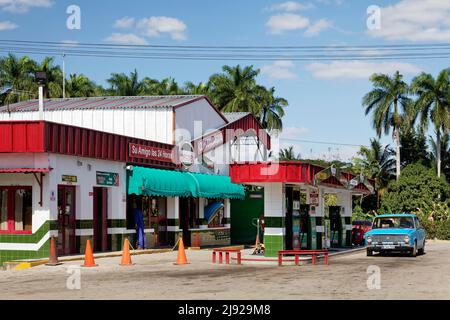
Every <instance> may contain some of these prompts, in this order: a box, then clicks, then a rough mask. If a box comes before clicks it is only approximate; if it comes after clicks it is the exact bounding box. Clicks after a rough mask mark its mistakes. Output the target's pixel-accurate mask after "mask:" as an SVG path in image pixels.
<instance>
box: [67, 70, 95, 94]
mask: <svg viewBox="0 0 450 320" xmlns="http://www.w3.org/2000/svg"><path fill="white" fill-rule="evenodd" d="M97 93H98V92H97V88H96V85H95V83H94V82H92V81H91V80H90V79H89V78H88V77H86V76H85V75H83V74H71V75H70V76H69V79H68V80H67V83H66V96H67V97H70V98H75V97H93V96H95V95H96V94H97Z"/></svg>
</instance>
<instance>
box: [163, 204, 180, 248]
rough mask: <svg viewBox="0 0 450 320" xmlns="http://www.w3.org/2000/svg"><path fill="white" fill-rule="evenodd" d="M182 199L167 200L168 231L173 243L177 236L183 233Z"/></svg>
mask: <svg viewBox="0 0 450 320" xmlns="http://www.w3.org/2000/svg"><path fill="white" fill-rule="evenodd" d="M179 201H180V198H179V197H168V198H167V231H168V233H169V239H170V241H171V242H175V241H176V239H177V237H176V236H177V235H178V234H180V232H182V230H181V229H180V203H179Z"/></svg>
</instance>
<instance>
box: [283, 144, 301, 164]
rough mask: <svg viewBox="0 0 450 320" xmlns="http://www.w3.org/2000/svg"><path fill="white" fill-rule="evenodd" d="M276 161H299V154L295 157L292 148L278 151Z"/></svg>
mask: <svg viewBox="0 0 450 320" xmlns="http://www.w3.org/2000/svg"><path fill="white" fill-rule="evenodd" d="M278 160H280V161H293V160H300V154H298V155H295V152H294V146H290V147H288V148H283V149H280V151H279V152H278Z"/></svg>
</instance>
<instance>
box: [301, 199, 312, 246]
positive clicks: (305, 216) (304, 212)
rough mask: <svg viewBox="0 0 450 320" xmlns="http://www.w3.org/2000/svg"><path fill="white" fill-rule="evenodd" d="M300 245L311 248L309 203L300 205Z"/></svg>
mask: <svg viewBox="0 0 450 320" xmlns="http://www.w3.org/2000/svg"><path fill="white" fill-rule="evenodd" d="M300 247H301V249H309V248H311V223H310V219H309V205H304V204H302V205H300Z"/></svg>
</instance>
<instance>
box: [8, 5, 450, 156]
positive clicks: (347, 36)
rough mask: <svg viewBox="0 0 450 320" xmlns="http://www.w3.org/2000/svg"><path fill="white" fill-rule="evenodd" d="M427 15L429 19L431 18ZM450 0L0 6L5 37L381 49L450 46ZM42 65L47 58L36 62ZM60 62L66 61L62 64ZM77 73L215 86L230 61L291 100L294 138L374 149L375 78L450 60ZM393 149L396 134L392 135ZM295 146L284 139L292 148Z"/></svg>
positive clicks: (88, 63)
mask: <svg viewBox="0 0 450 320" xmlns="http://www.w3.org/2000/svg"><path fill="white" fill-rule="evenodd" d="M72 4H76V5H78V6H79V7H80V8H81V29H80V30H69V29H67V28H66V19H67V17H68V14H67V13H66V8H67V7H68V6H69V5H72ZM372 4H375V5H378V6H379V7H380V8H381V9H382V11H381V13H382V15H381V18H382V20H381V21H382V28H381V29H380V30H379V31H378V32H377V33H376V32H370V31H368V29H367V25H366V20H367V14H366V10H367V7H368V6H369V5H372ZM424 12H426V14H423V13H424ZM449 21H450V1H448V0H420V1H419V0H391V1H381V0H371V1H365V0H306V1H283V0H281V1H273V0H272V1H268V0H246V1H242V0H240V1H237V0H227V1H218V0H217V1H210V0H165V1H155V0H152V1H143V0H141V1H139V0H128V1H82V0H71V1H59V0H58V1H55V0H34V1H30V0H0V39H14V40H40V41H58V42H59V41H74V42H81V43H87V42H91V43H130V44H143V43H146V44H168V45H174V44H180V45H255V46H258V45H272V46H276V45H280V46H287V45H295V46H301V45H370V44H372V45H382V44H399V43H405V44H410V43H450V24H449ZM34 58H37V59H40V58H41V57H39V56H37V57H34ZM60 61H61V60H60V58H59V57H58V58H57V62H60ZM66 63H67V72H68V73H83V74H86V75H87V76H89V77H90V78H92V79H93V80H95V81H96V82H97V83H99V84H103V85H105V79H106V78H108V76H109V75H110V73H112V72H125V73H128V72H130V71H132V70H133V69H135V68H136V69H137V70H138V71H139V73H140V75H141V76H142V77H143V76H150V77H153V78H158V79H161V78H164V77H169V76H171V77H173V78H175V79H176V80H177V81H178V82H179V83H184V82H185V81H194V82H199V81H206V80H207V78H208V77H209V76H210V75H211V74H213V73H216V72H220V71H221V66H222V65H224V64H229V65H235V64H237V63H240V64H241V65H247V64H252V65H254V66H255V67H257V68H260V69H261V75H260V76H259V79H258V80H259V82H260V83H262V84H264V85H267V86H275V88H276V92H277V93H278V95H279V96H282V97H284V98H286V99H287V100H288V101H289V107H288V108H287V110H286V112H287V113H286V117H285V119H284V125H285V128H286V129H285V132H284V133H283V137H285V138H297V139H307V140H318V141H328V142H343V143H350V144H365V145H367V144H368V142H369V139H370V138H371V137H373V136H374V131H373V129H372V127H371V124H370V117H365V116H364V112H363V107H362V106H361V98H362V97H363V95H364V94H365V93H366V92H367V91H368V90H370V89H371V85H370V83H369V81H368V80H367V79H368V75H369V74H370V73H371V72H394V71H395V70H397V69H399V70H400V71H401V72H402V73H404V74H405V78H406V80H408V81H409V80H410V79H411V78H412V76H414V75H415V74H417V73H418V72H420V71H426V72H430V73H432V74H437V72H438V71H439V70H441V69H443V68H445V67H448V66H449V61H448V60H442V59H441V60H439V59H437V60H428V61H427V60H405V61H401V60H398V61H395V60H390V61H385V62H381V61H362V62H361V61H360V62H352V61H350V62H342V61H318V62H295V61H294V62H290V61H284V62H274V61H269V62H266V61H253V62H252V61H241V62H236V61H164V60H157V61H150V60H135V59H132V60H124V59H105V58H81V57H67V60H66ZM383 141H384V142H387V143H389V142H390V137H384V138H383ZM289 144H293V143H292V142H287V141H285V142H284V143H283V145H284V146H285V145H289ZM295 147H296V150H297V152H301V154H302V156H304V157H308V156H310V155H312V156H314V157H323V156H324V155H325V156H327V157H329V156H330V150H331V154H339V155H340V158H341V159H346V158H349V157H351V156H352V155H353V154H354V153H355V151H356V150H357V148H356V147H347V146H337V145H334V144H330V145H322V144H309V143H296V146H295Z"/></svg>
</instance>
